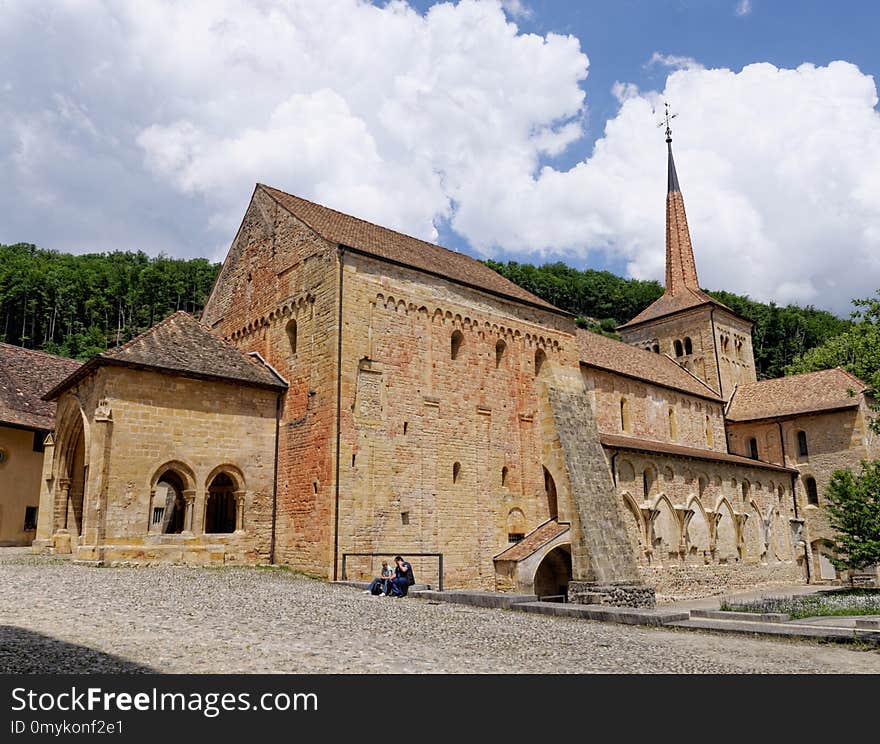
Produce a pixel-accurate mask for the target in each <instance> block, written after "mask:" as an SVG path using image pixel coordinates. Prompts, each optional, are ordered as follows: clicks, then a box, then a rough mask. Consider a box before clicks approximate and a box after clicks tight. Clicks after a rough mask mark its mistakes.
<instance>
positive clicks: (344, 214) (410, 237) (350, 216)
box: [257, 183, 480, 263]
mask: <svg viewBox="0 0 880 744" xmlns="http://www.w3.org/2000/svg"><path fill="white" fill-rule="evenodd" d="M257 185H258V186H262V187H264V188H266V189H269V190H271V191H277V192H278V193H280V194H284V195H285V196H291V197H293V198H294V199H299V200H300V201H304V202H308V203H309V204H314V205H315V206H316V207H321V209H326V210H327V211H328V212H333V213H334V214H338V215H339V216H340V217H345V218H346V219H349V220H356V221H357V222H362V223H364V224H365V225H370V226H371V227H378V228H379V229H380V230H387V231H388V232H391V233H394V234H395V235H400V236H401V237H403V238H407V239H408V240H417V241H418V242H419V243H424V244H425V245H430V246H433V247H434V248H442V249H443V250H444V251H448V252H449V253H454V254H455V255H456V256H464V257H465V258H468V259H470V260H471V261H476V262H477V263H480V262H479V261H477V259H476V258H474V257H473V256H469V255H468V254H467V253H464V252H462V251H456V250H453V249H452V248H447V247H446V246H445V245H440V244H439V243H432V242H431V241H430V240H423V239H422V238H417V237H415V236H414V235H408V234H407V233H405V232H401V231H400V230H395V229H394V228H393V227H386V226H385V225H380V224H379V223H378V222H370V221H369V220H365V219H364V218H363V217H355V216H354V215H353V214H348V213H347V212H341V211H339V210H338V209H334V208H333V207H328V206H327V205H326V204H321V203H320V202H316V201H312V200H311V199H306V198H304V197H302V196H297V195H296V194H291V193H290V192H288V191H282V190H281V189H276V188H275V187H274V186H269V185H268V184H265V183H258V184H257ZM270 196H271V194H270ZM272 198H273V199H275V197H272ZM275 201H278V200H277V199H275ZM278 203H279V204H281V202H278ZM281 206H282V207H284V205H283V204H281ZM284 209H285V210H287V211H288V212H289V211H290V210H289V209H287V207H284ZM295 216H296V218H297V219H299V220H302V221H303V222H305V223H306V224H307V225H309V227H311V228H312V229H313V230H314V231H315V232H317V233H320V232H321V231H320V230H318V229H317V228H315V227H314V226H313V225H310V224H309V223H308V222H307V221H306V220H304V219H303V218H302V217H300V216H299V215H295ZM351 247H352V248H356V247H357V246H351Z"/></svg>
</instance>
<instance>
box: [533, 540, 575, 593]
mask: <svg viewBox="0 0 880 744" xmlns="http://www.w3.org/2000/svg"><path fill="white" fill-rule="evenodd" d="M569 581H571V546H570V545H559V546H557V547H555V548H553V550H551V551H550V552H549V553H547V555H545V556H544V560H542V561H541V565H539V566H538V570H537V571H535V594H536V595H538V597H551V596H552V597H557V596H559V595H562V596H565V595H567V594H568V582H569Z"/></svg>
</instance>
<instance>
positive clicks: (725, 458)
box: [599, 434, 798, 473]
mask: <svg viewBox="0 0 880 744" xmlns="http://www.w3.org/2000/svg"><path fill="white" fill-rule="evenodd" d="M599 441H600V442H601V443H602V446H603V447H608V448H609V449H623V450H632V451H635V452H653V453H659V454H661V455H672V456H673V457H690V458H693V459H694V460H708V461H710V462H728V463H731V464H733V465H746V466H748V467H751V468H763V469H764V470H776V471H778V472H783V473H796V472H798V471H797V470H795V469H794V468H787V467H784V466H782V465H776V464H774V463H772V462H764V461H763V460H754V459H752V458H751V457H743V456H742V455H731V454H728V453H727V452H717V451H716V450H709V449H699V448H697V447H685V446H684V445H680V444H670V443H669V442H655V441H653V440H651V439H639V438H637V437H622V436H619V435H617V434H600V435H599Z"/></svg>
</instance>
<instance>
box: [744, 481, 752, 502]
mask: <svg viewBox="0 0 880 744" xmlns="http://www.w3.org/2000/svg"><path fill="white" fill-rule="evenodd" d="M742 495H743V504H748V503H749V498H750V497H751V495H752V484H751V483H749V482H748V481H747V480H744V481H743V482H742Z"/></svg>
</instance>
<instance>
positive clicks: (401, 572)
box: [390, 555, 416, 597]
mask: <svg viewBox="0 0 880 744" xmlns="http://www.w3.org/2000/svg"><path fill="white" fill-rule="evenodd" d="M394 562H395V563H396V564H397V566H396V567H395V568H394V578H393V579H391V582H390V586H391V596H392V597H405V596H406V592H407V590H408V589H409V588H410V587H411V586H412V585H413V584H415V583H416V580H415V577H414V576H413V570H412V566H411V565H410V564H409V563H407V562H406V561H405V560H403V557H402V556H399V555H396V556H394Z"/></svg>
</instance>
